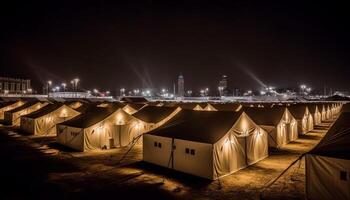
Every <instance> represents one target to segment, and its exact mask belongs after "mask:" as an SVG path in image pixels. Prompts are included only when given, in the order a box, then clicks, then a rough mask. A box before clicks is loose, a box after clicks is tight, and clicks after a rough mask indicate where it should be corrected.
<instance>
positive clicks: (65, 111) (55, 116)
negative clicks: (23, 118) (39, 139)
mask: <svg viewBox="0 0 350 200" xmlns="http://www.w3.org/2000/svg"><path fill="white" fill-rule="evenodd" d="M79 114H80V113H79V112H77V111H75V110H73V109H72V108H70V107H68V106H66V105H64V106H61V107H60V108H58V109H56V110H55V111H53V112H51V113H48V114H46V115H44V116H41V117H39V118H36V119H35V120H34V132H33V134H34V135H41V136H45V135H56V124H59V123H62V122H64V121H66V120H69V119H71V118H73V117H75V116H77V115H79Z"/></svg>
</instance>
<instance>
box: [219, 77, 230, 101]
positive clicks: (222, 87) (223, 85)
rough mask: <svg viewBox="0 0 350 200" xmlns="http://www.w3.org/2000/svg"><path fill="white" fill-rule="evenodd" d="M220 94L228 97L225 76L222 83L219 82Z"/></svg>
mask: <svg viewBox="0 0 350 200" xmlns="http://www.w3.org/2000/svg"><path fill="white" fill-rule="evenodd" d="M218 89H219V93H220V96H227V91H228V90H227V76H226V75H223V76H222V78H221V80H220V82H219V87H218Z"/></svg>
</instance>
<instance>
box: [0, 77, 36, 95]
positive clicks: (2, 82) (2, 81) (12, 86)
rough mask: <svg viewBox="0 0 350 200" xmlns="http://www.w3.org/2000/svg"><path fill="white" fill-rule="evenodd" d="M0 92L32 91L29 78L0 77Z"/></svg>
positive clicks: (21, 92)
mask: <svg viewBox="0 0 350 200" xmlns="http://www.w3.org/2000/svg"><path fill="white" fill-rule="evenodd" d="M0 93H3V94H4V93H5V94H24V93H32V89H31V86H30V80H29V79H17V78H9V77H0Z"/></svg>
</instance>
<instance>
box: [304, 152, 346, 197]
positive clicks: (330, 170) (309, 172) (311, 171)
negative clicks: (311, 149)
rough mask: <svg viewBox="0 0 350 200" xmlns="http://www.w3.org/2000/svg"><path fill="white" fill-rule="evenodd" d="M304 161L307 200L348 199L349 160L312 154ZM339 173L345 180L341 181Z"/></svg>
mask: <svg viewBox="0 0 350 200" xmlns="http://www.w3.org/2000/svg"><path fill="white" fill-rule="evenodd" d="M305 159H306V197H307V199H309V200H328V199H350V177H349V173H350V160H343V159H337V158H330V157H324V156H317V155H312V154H307V155H306V156H305ZM341 172H345V177H346V179H347V180H342V179H341Z"/></svg>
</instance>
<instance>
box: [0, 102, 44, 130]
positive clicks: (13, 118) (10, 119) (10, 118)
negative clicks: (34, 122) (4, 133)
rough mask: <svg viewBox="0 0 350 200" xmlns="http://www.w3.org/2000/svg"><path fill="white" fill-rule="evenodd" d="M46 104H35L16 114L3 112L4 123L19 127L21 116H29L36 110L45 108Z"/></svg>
mask: <svg viewBox="0 0 350 200" xmlns="http://www.w3.org/2000/svg"><path fill="white" fill-rule="evenodd" d="M45 105H46V103H43V104H42V103H40V102H38V103H36V104H34V105H32V106H30V107H28V108H25V109H23V110H20V111H17V112H14V113H12V112H5V121H6V122H7V123H9V124H11V125H14V126H19V125H20V120H21V116H23V115H27V114H30V113H32V112H34V111H36V110H39V109H40V108H42V107H43V106H45Z"/></svg>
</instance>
